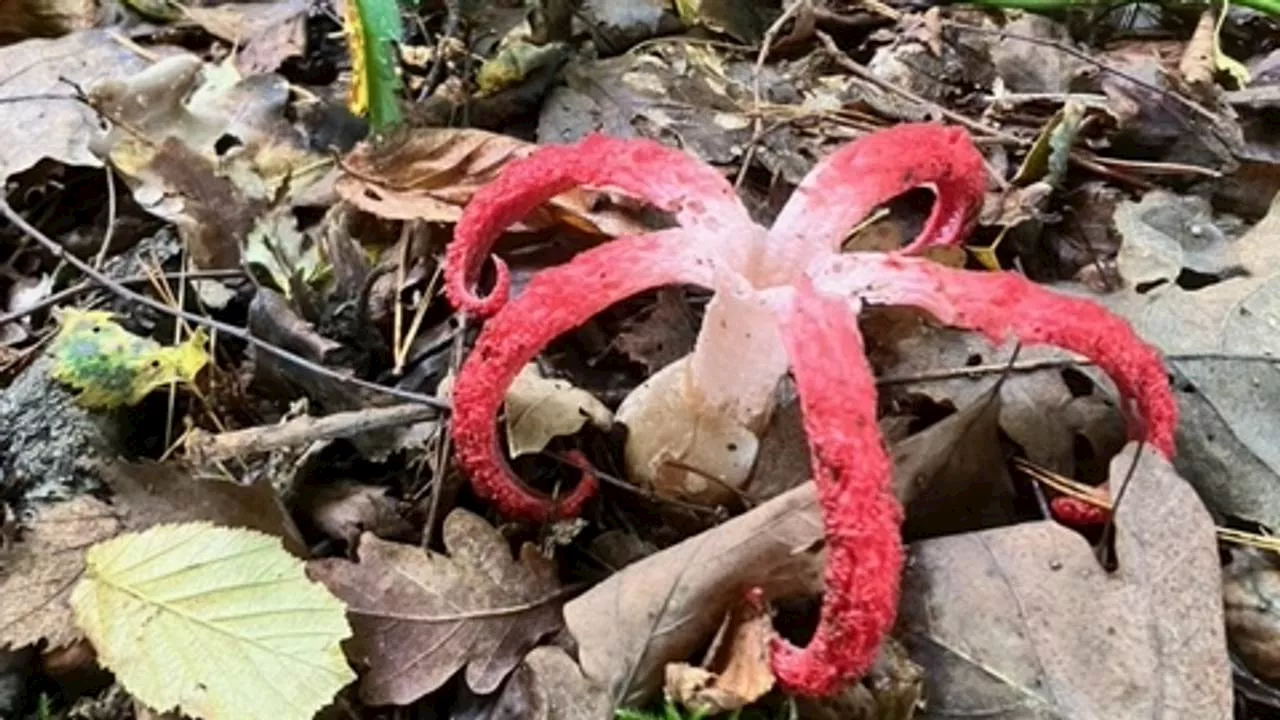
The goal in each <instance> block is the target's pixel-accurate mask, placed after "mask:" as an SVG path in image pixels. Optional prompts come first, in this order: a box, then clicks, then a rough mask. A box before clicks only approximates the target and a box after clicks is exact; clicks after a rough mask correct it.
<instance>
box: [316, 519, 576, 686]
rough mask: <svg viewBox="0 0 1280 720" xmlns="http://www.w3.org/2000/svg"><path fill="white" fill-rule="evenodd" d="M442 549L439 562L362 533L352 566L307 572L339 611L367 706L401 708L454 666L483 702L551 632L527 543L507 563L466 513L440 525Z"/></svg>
mask: <svg viewBox="0 0 1280 720" xmlns="http://www.w3.org/2000/svg"><path fill="white" fill-rule="evenodd" d="M444 544H445V548H447V549H448V551H449V555H448V556H445V555H441V554H439V553H434V552H431V551H430V550H424V549H422V548H419V547H416V546H413V545H403V544H400V543H393V542H387V541H385V540H381V539H379V538H378V537H377V536H375V535H372V534H370V533H365V534H364V535H363V536H362V537H361V539H360V550H359V562H358V563H353V562H349V561H347V560H340V559H325V560H316V561H313V562H311V563H310V564H309V572H310V574H311V576H312V577H313V578H315V579H316V580H319V581H320V582H322V583H324V584H325V585H327V586H328V587H329V589H330V590H332V591H333V593H334V594H336V595H337V596H338V597H340V598H342V599H343V600H344V601H345V602H346V603H347V607H348V610H347V612H348V616H349V617H350V619H351V625H352V629H353V630H354V633H355V637H353V638H352V640H351V641H350V642H349V644H348V646H347V653H348V655H349V656H351V659H352V660H353V662H355V663H357V664H361V665H364V666H365V667H366V669H365V671H364V673H363V674H362V677H361V681H360V697H361V698H362V699H363V700H364V701H365V702H366V703H368V704H371V705H387V704H393V705H407V704H409V703H411V702H413V701H415V700H417V699H418V698H420V697H422V696H423V695H426V694H427V693H430V692H432V691H434V690H436V689H437V688H439V687H440V686H441V685H443V684H444V683H445V682H446V681H448V680H449V678H450V677H452V676H453V674H454V673H456V672H457V671H459V670H461V669H462V668H463V667H464V666H465V667H466V668H467V672H466V681H467V685H468V686H470V688H471V689H472V690H474V691H475V692H477V693H479V694H482V695H483V694H488V693H491V692H493V691H494V690H495V689H497V687H498V685H500V684H501V683H502V680H503V679H504V678H505V677H506V676H507V674H508V673H510V672H511V671H512V670H513V669H515V667H516V666H517V665H518V664H519V663H520V661H521V659H523V658H524V654H525V653H526V652H527V651H528V650H529V649H530V648H532V647H533V646H534V644H535V643H537V641H538V640H539V639H541V638H542V637H543V636H545V635H547V634H549V633H551V632H554V631H555V630H556V629H557V628H559V627H560V624H561V619H560V601H559V597H560V596H559V592H558V591H559V585H558V583H557V581H556V577H555V567H554V565H553V564H552V563H551V562H550V561H549V560H547V559H546V558H544V557H542V556H541V555H540V554H539V553H538V551H537V549H536V548H535V547H534V546H533V545H532V544H526V545H524V546H523V547H522V548H521V550H520V558H519V560H518V561H516V560H513V559H512V557H511V551H510V549H509V548H508V545H507V541H506V539H505V538H503V537H502V535H501V534H500V533H499V532H498V531H497V530H495V529H494V528H493V527H492V526H490V525H489V524H488V523H486V522H485V521H484V520H483V519H482V518H480V517H479V516H477V515H474V514H472V513H470V512H467V511H466V510H454V511H453V512H452V513H450V514H449V517H448V518H446V519H445V523H444Z"/></svg>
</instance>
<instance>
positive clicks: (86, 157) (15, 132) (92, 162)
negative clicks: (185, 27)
mask: <svg viewBox="0 0 1280 720" xmlns="http://www.w3.org/2000/svg"><path fill="white" fill-rule="evenodd" d="M146 66H147V61H146V60H144V59H142V58H140V57H138V56H137V55H136V54H134V53H133V52H132V51H130V50H129V49H128V48H126V47H124V46H122V45H121V44H120V43H118V42H116V41H115V40H113V39H112V38H111V36H110V35H109V34H108V33H107V32H106V31H103V30H82V31H79V32H75V33H72V34H70V35H66V36H64V37H61V38H58V39H56V40H26V41H23V42H18V43H13V44H12V45H5V46H3V47H0V68H4V69H3V70H0V118H3V121H0V183H3V182H4V180H5V179H6V178H8V177H9V176H11V175H14V174H16V173H20V172H22V171H24V170H26V169H28V168H30V167H31V166H32V165H35V164H36V163H37V162H38V161H39V160H41V159H42V158H50V159H52V160H54V161H56V162H59V163H63V164H65V165H81V166H88V167H101V166H102V161H101V160H99V159H98V157H97V156H95V155H94V154H93V153H92V152H90V150H89V141H90V139H91V138H92V137H93V134H94V133H95V132H96V129H97V123H98V120H97V117H96V116H95V115H94V112H93V110H92V109H90V108H88V107H86V106H85V105H84V104H83V103H80V102H77V101H75V100H74V99H73V93H74V90H72V88H71V86H69V85H67V84H66V83H63V82H62V81H61V80H59V78H60V77H65V78H67V79H68V80H71V81H72V82H75V83H77V84H79V85H80V86H81V87H88V86H90V85H91V84H93V83H94V82H97V81H99V80H103V79H109V78H123V77H126V76H128V75H129V74H131V73H133V72H137V71H138V70H141V69H142V68H144V67H146ZM31 95H35V96H46V95H48V96H54V97H34V98H29V99H28V98H27V96H31ZM5 98H24V99H23V100H22V101H21V102H4V99H5ZM35 127H38V128H40V136H39V137H40V140H39V142H32V141H31V138H32V135H31V130H32V128H35Z"/></svg>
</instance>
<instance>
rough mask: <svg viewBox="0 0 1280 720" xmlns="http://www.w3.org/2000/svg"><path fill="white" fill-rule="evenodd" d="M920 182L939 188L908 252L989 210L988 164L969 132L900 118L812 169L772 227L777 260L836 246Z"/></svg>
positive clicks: (943, 238)
mask: <svg viewBox="0 0 1280 720" xmlns="http://www.w3.org/2000/svg"><path fill="white" fill-rule="evenodd" d="M920 187H927V188H930V189H932V190H933V192H934V203H933V210H932V211H931V213H930V215H929V219H928V220H927V221H926V222H925V225H924V228H923V229H922V230H921V232H920V235H919V236H917V238H916V239H915V240H914V241H913V242H912V243H911V244H910V245H908V246H907V247H906V248H904V249H903V250H902V251H901V252H903V253H905V254H918V253H920V252H922V251H924V250H926V249H928V248H930V247H935V246H943V245H955V244H958V243H959V242H961V241H962V240H963V239H964V236H965V235H966V234H967V233H968V232H969V230H971V229H972V226H973V223H974V221H975V220H976V219H977V214H978V211H979V210H981V209H982V198H983V195H984V193H985V191H986V170H985V168H984V165H983V160H982V155H981V154H979V153H978V151H977V149H976V148H975V147H974V146H973V143H972V142H971V141H970V139H969V135H968V133H966V132H965V131H964V130H963V129H960V128H949V127H945V126H942V125H935V124H907V125H898V126H896V127H892V128H889V129H886V130H880V131H877V132H875V133H872V134H870V135H866V136H864V137H862V138H860V139H858V140H856V141H854V142H852V143H850V144H848V145H845V146H844V147H842V148H840V149H839V150H837V151H835V152H834V153H832V154H831V155H829V156H828V157H826V158H825V159H824V160H823V161H822V162H820V163H818V165H817V166H816V167H814V169H813V170H811V171H810V172H809V175H808V176H807V177H805V179H804V180H803V181H802V182H801V183H800V185H799V187H797V188H796V191H795V193H794V194H793V195H792V196H791V199H790V201H788V202H787V205H786V207H784V208H783V209H782V212H781V213H780V214H779V215H778V219H777V220H776V221H775V222H774V224H773V228H772V229H771V230H770V247H771V248H772V252H771V255H772V260H773V261H774V262H782V261H785V260H787V259H788V258H791V259H797V258H799V259H808V258H813V257H817V256H819V255H820V254H822V253H829V252H837V251H839V249H840V244H841V243H842V242H843V240H844V238H845V235H846V234H847V233H848V232H849V231H850V230H852V229H853V228H854V227H855V226H856V225H857V224H858V223H860V222H862V221H863V220H865V219H866V218H867V216H868V215H869V214H870V213H871V211H872V210H874V209H875V208H876V207H877V206H879V205H881V204H883V203H885V202H888V201H889V200H892V199H893V198H895V197H897V196H899V195H901V194H903V193H905V192H907V191H908V190H913V189H915V188H920ZM793 262H794V260H793ZM797 269H799V268H797Z"/></svg>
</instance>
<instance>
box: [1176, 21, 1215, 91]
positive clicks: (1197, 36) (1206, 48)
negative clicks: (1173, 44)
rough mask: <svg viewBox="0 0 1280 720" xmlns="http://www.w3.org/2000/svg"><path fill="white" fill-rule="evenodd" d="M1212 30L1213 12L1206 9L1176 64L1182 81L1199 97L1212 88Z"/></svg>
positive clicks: (1213, 67) (1213, 65) (1213, 64)
mask: <svg viewBox="0 0 1280 720" xmlns="http://www.w3.org/2000/svg"><path fill="white" fill-rule="evenodd" d="M1213 28H1214V22H1213V10H1208V9H1206V10H1205V11H1204V12H1203V13H1201V14H1200V21H1199V22H1197V23H1196V29H1195V31H1194V32H1193V33H1191V39H1190V40H1188V41H1187V46H1186V48H1185V49H1184V50H1183V51H1182V59H1181V60H1180V61H1179V62H1178V72H1179V73H1180V74H1181V75H1182V79H1183V80H1185V81H1186V83H1187V85H1188V86H1189V87H1191V89H1192V90H1194V91H1195V92H1196V93H1197V94H1200V95H1201V96H1204V95H1205V94H1206V93H1208V92H1209V90H1210V89H1211V88H1213V73H1214V69H1215V63H1214V59H1213V58H1214V53H1213V46H1214V38H1213V34H1214V33H1213Z"/></svg>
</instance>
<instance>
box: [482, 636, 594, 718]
mask: <svg viewBox="0 0 1280 720" xmlns="http://www.w3.org/2000/svg"><path fill="white" fill-rule="evenodd" d="M612 710H613V708H612V706H611V704H610V703H609V698H608V696H606V695H605V694H604V693H603V692H602V691H601V690H600V688H598V687H595V686H594V685H592V684H591V683H590V682H589V681H588V680H587V679H586V678H585V677H583V675H582V669H581V668H579V667H578V664H577V663H576V662H574V661H573V658H571V657H569V654H568V653H566V652H565V651H564V650H561V649H560V648H558V647H555V646H550V645H544V646H542V647H536V648H534V649H533V650H531V651H529V654H528V655H526V656H525V658H524V660H523V661H522V662H521V663H520V667H518V668H516V670H515V672H514V673H512V674H511V680H509V681H508V682H507V684H506V685H504V686H503V688H502V694H501V695H499V696H498V698H497V701H496V702H494V704H493V707H492V710H491V711H490V712H489V714H488V715H486V716H484V717H486V718H491V719H492V720H506V719H507V718H519V719H520V720H610V718H611V717H612ZM468 717H470V716H468Z"/></svg>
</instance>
